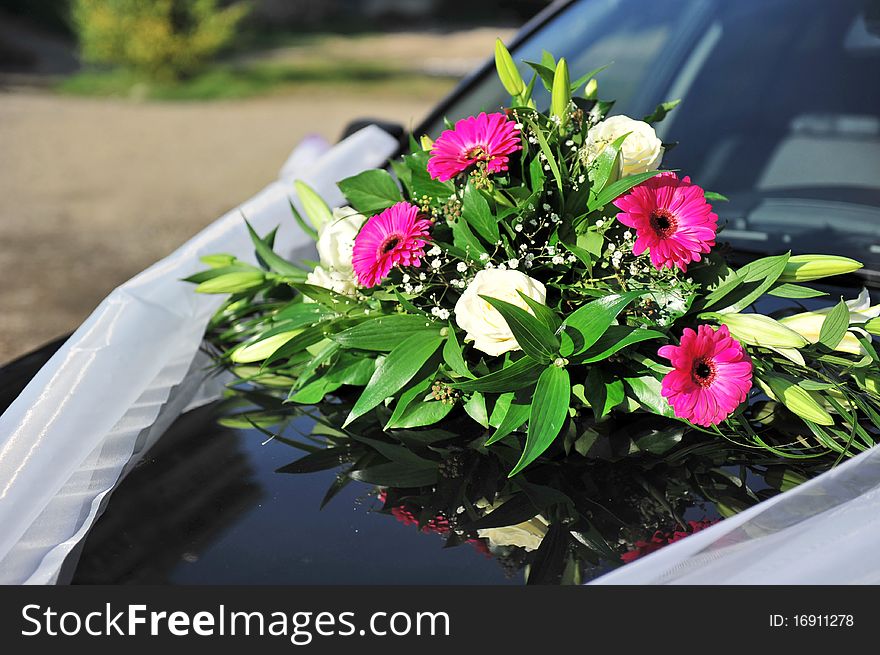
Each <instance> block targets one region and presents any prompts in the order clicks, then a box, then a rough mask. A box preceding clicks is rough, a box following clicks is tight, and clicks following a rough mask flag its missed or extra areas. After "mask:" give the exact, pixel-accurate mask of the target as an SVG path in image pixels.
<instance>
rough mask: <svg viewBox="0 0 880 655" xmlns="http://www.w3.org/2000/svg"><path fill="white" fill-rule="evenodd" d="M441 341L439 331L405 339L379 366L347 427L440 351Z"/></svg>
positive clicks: (394, 391)
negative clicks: (434, 334) (434, 333)
mask: <svg viewBox="0 0 880 655" xmlns="http://www.w3.org/2000/svg"><path fill="white" fill-rule="evenodd" d="M441 343H443V337H441V336H440V335H439V334H437V335H436V336H433V335H424V334H413V335H410V336H409V337H407V338H406V339H404V340H403V341H402V342H401V343H400V344H399V345H398V346H397V347H396V348H395V349H394V350H392V351H391V352H390V353H389V354H388V356H387V357H386V358H385V359H384V360H382V362H381V363H379V364H378V365H377V366H376V370H375V372H374V373H373V376H372V377H371V378H370V381H369V382H368V383H367V386H366V387H365V388H364V391H363V393H361V395H360V397H359V398H358V399H357V402H356V403H355V404H354V407H353V408H352V410H351V413H350V414H349V415H348V418H347V419H345V424H344V425H343V427H345V425H349V424H350V423H351V422H352V421H354V420H355V419H356V418H358V417H360V416H363V415H364V414H366V413H367V412H369V411H370V410H371V409H373V408H374V407H376V406H377V405H379V404H380V403H382V402H383V401H384V400H385V399H386V398H388V397H390V396H393V395H394V394H395V393H397V392H398V391H399V390H400V389H401V388H402V387H403V385H405V384H406V383H407V382H409V381H410V380H411V379H412V377H413V376H414V375H415V374H416V373H417V372H418V370H419V369H420V368H421V367H422V366H423V365H424V364H425V362H427V361H428V359H429V358H430V357H431V355H433V354H434V353H435V352H436V351H437V349H438V348H439V347H440V344H441Z"/></svg>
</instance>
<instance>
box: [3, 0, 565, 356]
mask: <svg viewBox="0 0 880 655" xmlns="http://www.w3.org/2000/svg"><path fill="white" fill-rule="evenodd" d="M547 4H548V2H547V1H546V0H481V1H480V2H473V1H472V0H248V1H246V2H238V1H235V0H232V1H224V0H0V272H2V274H3V277H4V282H3V284H2V286H0V298H2V309H0V364H2V363H4V362H7V361H9V360H11V359H13V358H14V357H16V356H18V355H21V354H24V353H26V352H28V351H29V350H32V349H33V348H35V347H37V346H39V345H41V344H42V343H44V342H46V341H48V340H51V339H52V338H54V337H57V336H59V335H62V334H65V333H67V332H69V331H71V330H73V329H75V328H76V327H77V326H78V325H79V324H80V323H81V322H82V320H83V319H84V318H85V317H86V316H87V315H88V314H89V313H90V312H91V310H92V309H93V308H94V307H95V306H96V305H97V304H98V302H100V300H101V299H102V298H103V297H104V296H106V295H107V293H108V292H109V291H110V290H111V289H113V288H114V287H115V286H117V285H118V284H120V283H122V282H124V281H125V280H127V279H128V278H130V277H131V276H133V275H135V274H136V273H138V272H139V271H141V270H143V269H144V268H146V267H147V266H149V265H150V264H152V263H153V262H155V261H156V260H158V259H160V258H162V257H164V256H165V255H167V254H168V253H170V252H171V251H172V250H174V249H175V248H176V247H177V246H179V245H180V244H181V243H183V242H184V241H185V240H186V239H188V238H189V237H191V236H192V235H193V234H195V233H196V232H198V231H199V230H200V229H202V228H203V227H204V226H206V225H207V224H209V223H210V222H211V221H213V220H214V219H216V218H217V217H219V216H220V215H222V214H223V213H225V212H226V211H227V210H229V209H230V208H232V207H234V206H235V205H237V204H238V203H240V202H241V201H243V200H245V199H247V198H248V197H250V196H251V195H253V194H254V193H255V192H257V191H259V190H260V189H261V188H262V187H263V186H265V185H266V184H267V183H269V182H270V181H271V180H273V179H274V178H275V177H276V175H277V172H278V169H279V168H280V166H281V164H282V163H283V162H284V160H285V158H286V156H287V155H288V153H289V152H290V150H291V149H292V148H293V147H294V146H295V145H296V144H297V142H299V141H300V140H301V139H302V138H303V137H304V136H306V135H308V134H315V133H317V134H320V135H323V136H325V137H326V138H328V139H330V140H331V141H332V140H335V139H337V138H338V137H339V136H340V134H341V132H342V130H343V129H344V127H345V125H346V124H348V123H349V122H350V121H352V120H354V119H357V118H362V117H373V118H381V119H386V120H389V121H395V122H399V123H401V124H403V125H406V126H413V125H415V124H417V123H418V122H419V121H420V120H421V118H423V117H424V116H425V115H426V113H427V112H428V110H429V109H430V108H431V107H432V106H433V105H434V104H435V103H436V102H437V101H438V100H439V99H440V98H441V97H443V96H444V95H445V94H446V93H448V92H449V91H450V90H451V89H452V88H453V87H454V86H455V84H456V82H457V81H458V80H459V79H461V77H463V76H464V75H466V74H467V73H468V72H470V71H471V70H472V69H473V68H475V67H476V66H477V65H479V64H480V62H481V61H483V60H484V59H486V58H487V57H489V56H491V54H492V47H493V42H494V39H495V37H496V36H500V37H501V38H503V39H505V40H508V39H509V38H510V37H511V36H512V35H513V34H514V33H515V31H516V29H517V28H518V27H519V26H520V25H522V23H524V22H525V21H526V20H528V19H529V18H530V17H531V16H532V15H534V14H535V13H537V12H538V11H540V10H541V9H542V8H543V7H544V6H546V5H547Z"/></svg>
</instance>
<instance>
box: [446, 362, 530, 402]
mask: <svg viewBox="0 0 880 655" xmlns="http://www.w3.org/2000/svg"><path fill="white" fill-rule="evenodd" d="M541 370H543V367H542V366H541V365H540V364H538V363H537V362H536V361H535V360H533V359H531V358H530V357H522V358H520V359H518V360H516V361H515V362H513V363H511V364H508V365H507V366H505V367H504V368H502V369H501V370H500V371H495V372H494V373H489V374H488V375H484V376H483V377H481V378H477V379H475V380H465V381H463V382H455V383H453V384H450V385H449V386H450V387H452V388H453V389H459V390H461V391H483V392H485V393H505V392H507V391H517V390H519V389H522V388H524V387H527V386H529V385H531V384H534V382H535V381H536V380H537V379H538V376H539V375H540V372H541Z"/></svg>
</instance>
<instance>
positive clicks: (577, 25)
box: [432, 0, 880, 276]
mask: <svg viewBox="0 0 880 655" xmlns="http://www.w3.org/2000/svg"><path fill="white" fill-rule="evenodd" d="M545 48H546V49H548V50H552V51H553V52H554V54H556V55H557V56H565V57H566V58H567V59H568V61H569V62H570V66H571V69H572V74H573V76H576V75H580V74H583V73H585V72H587V71H589V70H592V69H594V68H596V67H599V66H602V65H606V64H608V65H609V66H608V68H607V69H606V70H605V71H603V72H602V73H600V74H599V76H598V81H599V95H600V97H602V98H606V99H616V100H617V103H616V104H615V106H614V110H613V112H612V113H619V114H626V115H629V116H632V117H635V118H638V117H641V116H644V115H646V114H648V113H650V111H651V110H652V109H653V108H654V107H655V106H656V105H657V104H658V103H660V102H662V101H665V100H672V99H675V98H681V99H682V104H681V106H679V107H678V108H677V109H676V110H675V111H673V112H672V113H671V114H670V115H669V116H668V117H667V118H666V120H665V121H663V122H662V123H660V124H659V125H658V126H657V127H658V134H659V136H660V137H661V138H662V139H663V140H664V141H665V142H667V143H675V142H678V141H680V142H681V145H679V146H676V147H673V148H671V149H669V151H668V155H667V156H666V157H665V158H664V162H663V163H664V167H665V168H671V169H680V170H682V171H684V172H686V173H687V174H689V175H690V176H691V177H692V178H693V179H694V180H695V181H696V182H697V183H699V184H700V185H701V186H703V187H705V188H707V189H710V190H713V191H717V192H719V193H723V194H724V195H726V196H728V197H729V198H730V200H731V202H730V203H729V204H727V205H724V206H721V207H719V214H720V215H721V216H722V220H723V221H725V222H726V229H725V231H724V232H723V235H722V238H723V239H724V240H727V241H730V242H731V243H732V245H734V246H735V247H736V248H738V249H740V250H745V251H751V252H758V253H773V252H782V251H785V250H789V249H794V250H797V251H800V252H811V251H821V252H834V253H836V254H842V255H847V256H850V257H854V258H855V259H858V260H860V261H862V262H864V263H865V265H866V269H869V274H871V275H872V276H873V273H870V271H871V270H873V271H880V83H878V82H880V74H878V71H880V0H835V2H828V0H740V1H738V2H725V1H721V0H666V1H665V2H662V3H660V2H653V1H651V0H584V1H583V2H576V3H573V4H572V5H571V6H570V7H569V8H567V9H566V10H564V11H562V12H561V13H560V14H559V15H558V16H557V17H555V18H554V19H553V20H551V21H550V23H548V24H547V25H545V26H544V27H543V28H541V29H540V30H538V31H537V32H536V33H535V34H533V35H532V36H531V37H530V38H528V39H527V40H526V41H525V42H523V43H522V44H521V45H520V46H519V47H518V48H517V49H516V51H515V53H514V56H515V58H516V59H518V60H519V59H525V60H531V61H540V58H541V51H542V50H543V49H545ZM529 71H530V69H528V67H527V66H525V65H523V67H522V72H523V75H524V76H527V75H528V74H529ZM526 79H529V78H528V77H526ZM538 86H540V84H539V85H538ZM542 91H543V90H542ZM543 99H544V100H545V101H546V96H545V97H544V98H543ZM507 100H508V98H507V97H506V95H505V93H504V90H503V89H502V88H501V86H500V84H498V82H497V80H495V78H494V74H490V75H487V76H486V78H485V80H484V81H482V82H480V83H479V84H477V85H476V86H475V87H474V88H473V90H472V91H471V92H469V93H468V94H466V95H465V96H464V97H461V98H459V99H458V100H457V101H456V102H453V103H452V104H451V105H450V106H449V107H448V110H447V112H446V115H447V116H449V117H450V118H457V117H460V116H465V115H468V114H473V113H476V112H478V111H481V110H489V111H491V110H494V109H497V108H498V107H499V106H500V105H501V104H503V103H504V102H505V101H507ZM540 100H541V98H540V97H539V102H540ZM442 129H443V125H442V122H439V123H437V124H435V125H433V126H432V131H433V132H434V133H436V132H439V131H441V130H442Z"/></svg>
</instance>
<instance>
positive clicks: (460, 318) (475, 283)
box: [455, 268, 547, 357]
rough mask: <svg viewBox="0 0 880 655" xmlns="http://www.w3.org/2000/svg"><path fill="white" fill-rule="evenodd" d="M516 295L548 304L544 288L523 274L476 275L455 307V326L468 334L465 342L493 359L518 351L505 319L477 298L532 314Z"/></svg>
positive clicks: (492, 271)
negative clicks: (490, 300) (511, 305)
mask: <svg viewBox="0 0 880 655" xmlns="http://www.w3.org/2000/svg"><path fill="white" fill-rule="evenodd" d="M517 291H522V292H523V293H524V294H525V295H527V296H528V297H529V298H531V299H532V300H536V301H538V302H539V303H541V304H544V303H545V302H546V301H547V290H546V289H545V288H544V285H543V284H541V283H540V282H538V281H537V280H535V279H532V278H530V277H529V276H528V275H525V274H524V273H520V272H519V271H511V270H500V269H494V268H493V269H487V270H484V271H480V272H479V273H477V275H476V276H475V277H474V279H473V280H472V281H471V283H470V284H469V285H468V286H467V288H466V289H465V290H464V293H463V294H462V295H461V298H459V299H458V302H457V303H455V322H456V323H458V327H460V328H461V329H462V330H464V331H465V332H467V335H466V336H465V340H466V341H473V342H474V348H476V349H477V350H480V351H482V352H484V353H486V354H487V355H492V356H494V357H497V356H498V355H501V354H502V353H506V352H508V351H509V350H519V349H520V347H519V344H518V343H517V342H516V339H514V338H513V333H512V332H511V331H510V328H509V327H507V323H506V322H505V320H504V317H503V316H501V314H500V313H499V312H498V310H497V309H495V308H494V307H492V305H490V304H489V303H487V302H486V301H485V300H483V299H482V298H480V296H481V295H483V296H488V297H490V298H496V299H498V300H504V301H506V302H509V303H511V304H513V305H516V306H517V307H521V308H522V309H525V310H526V311H528V312H529V313H533V312H532V311H531V309H529V306H528V305H527V304H526V302H525V301H524V300H523V299H522V298H521V297H520V295H519V294H518V293H517Z"/></svg>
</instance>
